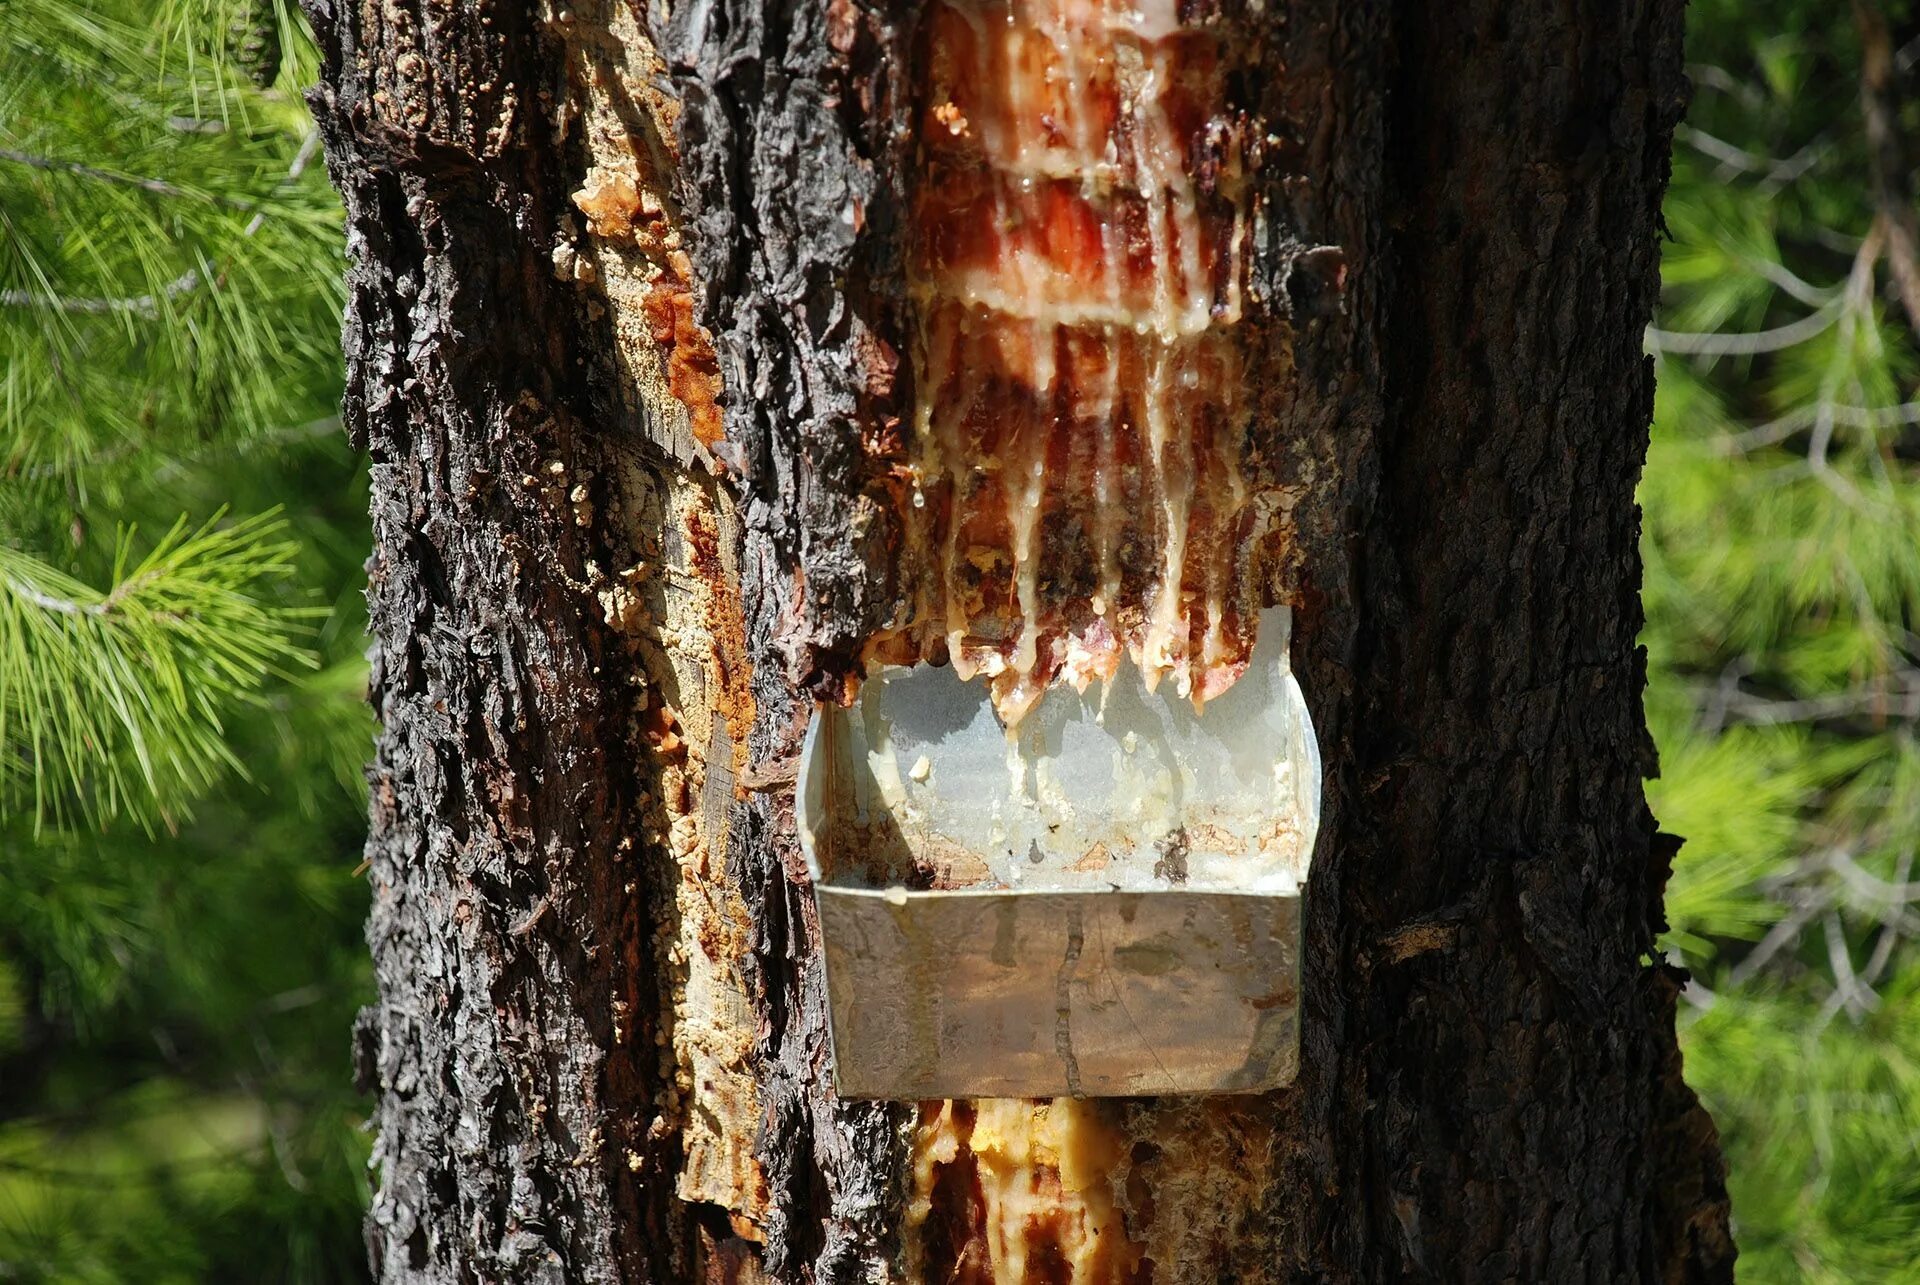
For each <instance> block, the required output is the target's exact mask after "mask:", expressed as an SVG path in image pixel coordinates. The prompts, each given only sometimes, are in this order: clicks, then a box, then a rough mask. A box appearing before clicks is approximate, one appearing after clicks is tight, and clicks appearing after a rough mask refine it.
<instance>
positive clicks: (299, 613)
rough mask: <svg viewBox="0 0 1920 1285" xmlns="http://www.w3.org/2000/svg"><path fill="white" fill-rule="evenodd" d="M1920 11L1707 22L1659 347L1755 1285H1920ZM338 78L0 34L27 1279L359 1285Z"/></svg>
mask: <svg viewBox="0 0 1920 1285" xmlns="http://www.w3.org/2000/svg"><path fill="white" fill-rule="evenodd" d="M1914 8H1915V6H1913V5H1912V4H1905V5H1898V4H1891V3H1889V4H1887V5H1885V7H1884V9H1879V8H1875V7H1873V6H1871V5H1864V6H1857V7H1853V6H1849V5H1847V4H1840V3H1834V2H1833V0H1694V4H1693V6H1692V10H1691V31H1690V37H1689V39H1690V60H1691V64H1692V66H1691V73H1692V76H1693V79H1694V81H1695V84H1696V94H1695V101H1694V104H1693V107H1692V109H1691V111H1690V113H1689V116H1688V120H1687V124H1686V125H1685V126H1684V127H1683V130H1682V133H1681V137H1680V142H1679V147H1678V149H1677V153H1676V158H1675V172H1674V181H1673V187H1672V191H1671V195H1670V197H1669V199H1668V203H1667V207H1666V217H1667V223H1668V226H1669V228H1670V230H1671V233H1672V240H1671V243H1670V244H1669V245H1668V247H1667V253H1666V260H1665V277H1666V285H1667V289H1666V293H1665V297H1664V301H1663V305H1662V309H1661V314H1660V317H1659V319H1658V322H1657V325H1656V328H1655V329H1654V330H1653V331H1652V332H1651V333H1650V335H1649V348H1650V350H1652V351H1654V352H1655V353H1656V354H1657V359H1658V361H1659V363H1660V391H1659V398H1658V405H1657V410H1656V424H1655V430H1654V439H1653V448H1652V453H1651V455H1650V457H1649V460H1648V465H1647V471H1646V476H1645V482H1644V485H1643V488H1642V500H1643V503H1644V505H1645V510H1646V528H1645V541H1644V551H1645V556H1646V565H1647V590H1646V600H1647V608H1648V618H1649V623H1648V628H1647V634H1646V643H1647V646H1648V649H1649V656H1650V661H1651V671H1652V688H1651V690H1650V692H1649V695H1648V709H1649V715H1650V718H1651V721H1652V724H1653V728H1654V732H1655V735H1656V738H1657V740H1658V742H1659V745H1660V747H1661V751H1662V763H1663V775H1662V777H1661V779H1660V780H1658V781H1656V782H1654V783H1653V785H1652V787H1651V788H1652V793H1653V797H1654V804H1655V807H1656V810H1657V812H1658V814H1659V816H1660V817H1661V819H1662V822H1663V824H1664V825H1665V826H1666V828H1668V829H1669V830H1672V831H1675V832H1677V833H1680V834H1683V835H1685V836H1687V844H1686V846H1685V848H1684V849H1683V850H1682V852H1681V854H1680V857H1679V858H1678V861H1677V863H1676V869H1675V872H1674V878H1673V882H1672V885H1671V888H1670V896H1669V914H1670V919H1671V922H1672V931H1671V932H1670V934H1669V937H1668V943H1667V944H1668V948H1669V949H1670V951H1671V952H1673V953H1674V954H1675V955H1677V956H1678V957H1679V958H1681V959H1682V960H1683V961H1684V962H1685V963H1686V964H1687V966H1688V967H1689V968H1690V969H1692V970H1693V972H1694V975H1695V981H1694V983H1693V985H1692V986H1691V987H1690V988H1689V990H1688V993H1687V998H1688V1007H1687V1010H1686V1011H1685V1013H1684V1014H1683V1041H1684V1044H1685V1047H1686V1051H1687V1057H1688V1072H1689V1078H1690V1079H1691V1080H1692V1082H1693V1083H1694V1084H1695V1085H1696V1086H1697V1087H1698V1088H1699V1089H1700V1091H1701V1093H1702V1094H1703V1096H1704V1097H1705V1099H1706V1101H1707V1102H1708V1104H1709V1106H1710V1107H1711V1108H1712V1110H1713V1113H1714V1116H1715V1118H1716V1120H1717V1121H1718V1122H1719V1124H1720V1127H1721V1130H1722V1135H1723V1139H1724V1142H1725V1144H1726V1148H1727V1155H1728V1161H1729V1165H1730V1169H1731V1179H1730V1180H1731V1186H1732V1189H1733V1193H1734V1201H1735V1218H1736V1222H1737V1235H1738V1238H1739V1242H1740V1246H1741V1250H1742V1259H1741V1272H1742V1276H1743V1277H1744V1278H1745V1279H1747V1280H1750V1281H1789V1280H1816V1281H1833V1282H1841V1281H1868V1280H1872V1281H1896V1280H1920V1262H1917V1261H1916V1260H1917V1259H1920V1254H1916V1248H1917V1247H1920V947H1916V945H1915V942H1916V940H1920V870H1917V869H1916V868H1915V867H1916V858H1915V852H1916V845H1917V844H1920V745H1916V741H1915V735H1914V732H1915V724H1916V720H1917V719H1920V636H1917V635H1916V632H1915V631H1916V629H1917V628H1920V626H1917V625H1916V618H1917V617H1920V486H1917V485H1916V484H1915V483H1916V481H1920V478H1916V477H1915V472H1916V470H1920V394H1917V393H1916V387H1915V386H1916V383H1917V382H1920V343H1916V334H1920V270H1914V269H1913V268H1912V265H1913V261H1914V257H1915V249H1914V238H1913V232H1912V227H1913V222H1912V221H1913V213H1914V200H1913V192H1912V190H1911V187H1910V182H1911V172H1912V168H1913V166H1912V163H1911V162H1910V161H1908V160H1907V157H1908V156H1915V157H1920V148H1916V149H1912V150H1908V149H1909V148H1910V147H1911V145H1910V144H1909V142H1908V140H1909V139H1911V138H1916V137H1920V108H1917V107H1916V105H1915V104H1914V103H1913V101H1912V100H1913V99H1915V98H1916V97H1917V96H1916V95H1915V94H1914V93H1913V90H1914V87H1915V83H1916V71H1915V66H1914V64H1915V61H1916V57H1917V56H1920V14H1916V13H1915V11H1914ZM1876 59H1878V60H1879V62H1876ZM1882 63H1883V64H1884V75H1882V74H1881V73H1880V72H1878V71H1876V70H1875V68H1876V67H1878V66H1880V65H1881V64H1882ZM312 74H313V61H312V51H311V47H310V45H309V44H308V43H307V42H306V41H305V39H304V37H303V35H302V33H301V30H300V27H299V25H298V21H297V18H296V17H295V15H294V13H293V12H292V10H291V8H290V7H289V5H288V4H287V3H286V0H160V2H159V3H158V4H157V5H149V4H142V3H136V2H135V0H0V354H3V355H4V357H5V369H4V373H3V374H0V1279H9V1280H10V1279H19V1280H50V1281H51V1280H59V1281H124V1280H141V1281H169V1280H223V1281H224V1280H276V1281H302V1280H306V1281H323V1280H324V1281H333V1280H353V1279H358V1278H360V1277H362V1276H363V1275H364V1271H365V1269H364V1267H363V1265H362V1253H361V1248H360V1241H359V1235H358V1230H357V1222H358V1218H359V1210H360V1208H361V1205H362V1202H363V1201H364V1199H365V1175H364V1171H363V1166H364V1159H365V1155H366V1142H365V1139H364V1137H363V1136H362V1134H361V1132H360V1121H361V1119H362V1117H363V1114H364V1106H363V1105H362V1104H361V1103H360V1102H359V1101H358V1100H357V1099H355V1098H354V1097H353V1096H352V1090H351V1087H350V1085H349V1083H348V1080H349V1077H348V1073H347V1066H346V1046H347V1042H348V1035H347V1032H348V1029H349V1025H350V1022H351V1016H352V1012H353V1009H354V1007H355V1006H356V1005H357V1004H358V1003H359V1002H361V1000H362V999H363V998H364V996H365V994H366V991H367V988H368V976H367V974H368V969H367V966H366V963H365V952H364V948H363V946H362V944H361V942H360V939H359V924H360V920H361V918H362V916H363V914H364V911H365V896H366V894H365V891H364V885H363V883H362V882H361V881H360V880H359V879H358V878H357V877H356V872H355V869H354V867H355V863H356V861H357V857H358V852H357V849H358V845H359V838H360V833H361V828H362V825H363V818H364V807H363V800H362V797H361V790H362V786H361V783H360V775H359V767H360V763H361V762H362V761H363V759H364V758H365V757H366V754H367V738H368V734H369V728H368V725H367V716H366V713H365V711H364V706H363V703H362V690H363V686H364V667H363V662H362V659H361V656H360V651H361V648H362V646H363V645H364V644H363V640H362V637H361V629H362V623H363V622H362V618H361V614H360V611H361V605H360V600H359V596H358V593H357V589H358V585H359V581H360V575H361V573H360V569H359V563H360V561H361V559H362V557H363V556H364V551H365V549H366V547H367V543H368V532H367V526H366V519H365V512H366V507H365V494H364V487H363V478H362V462H361V461H360V460H359V459H358V458H357V457H356V456H355V455H354V454H353V453H352V452H350V451H349V449H348V448H347V446H346V445H345V444H344V442H343V441H342V440H341V436H340V433H339V431H338V423H337V420H336V419H335V418H334V413H335V405H336V401H337V397H338V391H339V387H338V385H339V356H338V342H337V326H338V310H339V304H340V299H339V287H338V284H337V283H338V278H339V272H340V267H341V264H340V254H339V244H340V227H339V217H338V213H337V210H336V207H335V204H334V201H333V199H332V197H331V195H330V194H329V192H328V191H327V189H326V186H325V181H324V178H323V176H322V175H321V173H320V167H319V165H318V164H317V160H318V157H317V153H316V144H315V141H314V135H313V133H312V130H311V126H310V124H309V122H308V120H307V117H306V113H305V111H304V109H303V107H302V106H301V103H300V101H299V98H298V95H297V93H296V92H295V91H296V88H297V87H298V86H300V85H303V84H305V83H307V82H308V81H309V80H310V78H311V76H312Z"/></svg>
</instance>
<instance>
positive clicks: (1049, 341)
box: [883, 0, 1274, 723]
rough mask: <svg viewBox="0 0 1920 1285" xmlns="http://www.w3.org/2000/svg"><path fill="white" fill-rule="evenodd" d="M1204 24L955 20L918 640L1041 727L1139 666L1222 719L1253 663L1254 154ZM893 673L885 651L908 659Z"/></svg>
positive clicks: (944, 92) (933, 304)
mask: <svg viewBox="0 0 1920 1285" xmlns="http://www.w3.org/2000/svg"><path fill="white" fill-rule="evenodd" d="M1182 7H1183V6H1182V5H1181V4H1180V3H1179V0H1141V2H1140V3H1133V4H1124V3H1114V2H1112V0H938V2H936V3H934V4H933V5H932V6H931V7H930V9H929V11H928V14H927V17H926V19H925V25H924V28H923V31H922V45H921V57H922V59H923V63H922V65H923V66H924V67H925V68H926V72H927V77H926V80H925V81H924V82H923V84H924V85H925V87H926V89H925V96H924V98H923V99H922V102H921V105H920V110H919V116H918V131H919V140H918V141H919V152H918V154H919V157H920V167H921V168H920V171H919V173H918V174H917V176H916V184H915V191H914V200H913V249H912V258H911V262H910V267H909V280H910V285H911V290H912V298H913V303H914V306H915V314H916V326H917V333H916V335H915V352H914V369H915V376H916V383H917V390H918V391H917V397H916V423H915V430H916V432H915V437H914V452H915V453H914V457H913V461H912V466H911V468H910V469H909V470H908V477H907V481H906V485H907V486H908V487H909V488H910V492H909V494H907V495H906V497H905V507H906V508H907V511H908V522H909V527H910V530H911V531H912V532H913V535H914V539H915V549H916V551H917V553H918V555H919V556H918V558H917V566H918V568H919V581H918V583H917V585H916V588H915V600H914V603H913V613H912V618H911V621H910V622H909V624H908V626H907V628H906V629H905V630H903V631H901V632H900V633H897V634H895V635H894V636H893V640H892V641H893V650H894V652H895V653H896V655H897V653H898V650H899V644H900V643H901V642H903V641H904V642H906V643H908V644H910V647H911V650H913V651H914V652H916V653H917V655H919V656H922V657H937V656H938V655H939V653H940V652H941V651H942V650H944V651H945V653H946V654H947V656H948V657H949V658H950V660H951V662H952V663H953V664H954V666H955V667H956V668H957V669H958V670H959V671H960V673H961V674H962V675H963V676H971V675H973V674H975V673H979V674H983V675H985V676H986V677H987V678H988V680H989V681H990V683H991V686H992V692H993V698H994V701H995V703H996V705H997V706H998V708H999V710H1000V712H1001V714H1002V716H1003V717H1004V718H1005V719H1006V721H1008V722H1009V723H1012V722H1015V721H1017V720H1018V719H1019V717H1020V716H1021V715H1022V714H1023V713H1024V712H1025V711H1026V710H1027V709H1028V708H1029V707H1030V706H1031V705H1032V703H1033V701H1034V700H1036V699H1037V698H1038V696H1039V695H1040V693H1041V692H1042V691H1044V690H1045V688H1046V687H1047V685H1048V684H1049V683H1051V682H1053V681H1055V680H1062V681H1066V682H1070V683H1072V684H1073V685H1074V686H1075V687H1077V688H1079V689H1081V690H1085V688H1086V686H1087V684H1088V683H1090V682H1091V681H1093V680H1094V679H1104V678H1107V677H1110V676H1111V675H1112V674H1113V673H1114V672H1115V670H1116V668H1117V667H1118V666H1119V664H1120V663H1121V661H1122V658H1123V657H1131V659H1132V660H1133V661H1134V662H1135V663H1136V664H1138V665H1139V666H1140V668H1141V670H1142V672H1143V673H1144V674H1145V676H1146V678H1147V681H1148V683H1149V684H1154V685H1157V684H1158V683H1160V682H1162V681H1171V682H1172V683H1174V684H1175V685H1176V688H1177V690H1178V691H1179V692H1180V693H1181V694H1182V695H1186V696H1190V697H1191V698H1192V699H1193V700H1194V701H1195V702H1202V701H1204V700H1206V699H1207V698H1208V697H1210V696H1213V695H1216V694H1218V693H1219V692H1220V691H1222V690H1224V689H1225V688H1226V687H1227V686H1228V685H1230V684H1231V683H1232V682H1233V680H1234V679H1235V678H1236V677H1237V676H1238V675H1239V673H1240V672H1241V670H1242V669H1243V668H1244V667H1245V664H1246V658H1247V654H1248V651H1249V649H1250V648H1251V646H1252V641H1253V631H1254V629H1255V626H1256V623H1257V614H1258V610H1259V607H1260V606H1261V605H1262V604H1261V603H1260V602H1259V601H1258V594H1257V589H1256V585H1257V582H1258V580H1259V577H1258V575H1257V573H1256V572H1255V571H1254V570H1253V569H1252V565H1251V564H1252V563H1253V562H1254V560H1255V551H1256V549H1257V547H1258V545H1259V543H1260V540H1261V538H1262V536H1263V535H1264V533H1265V531H1266V530H1267V528H1268V527H1269V526H1270V525H1271V519H1272V510H1273V507H1274V506H1273V503H1272V496H1271V495H1270V494H1268V493H1267V492H1265V491H1263V490H1261V489H1260V488H1258V487H1256V486H1254V485H1251V484H1250V482H1249V479H1248V478H1247V477H1246V476H1245V471H1244V468H1243V462H1242V451H1243V447H1244V440H1245V435H1246V424H1245V416H1244V414H1243V413H1242V411H1241V398H1240V383H1241V378H1242V372H1241V358H1240V348H1239V342H1240V338H1239V336H1238V335H1237V334H1236V330H1237V328H1238V327H1239V325H1240V323H1241V321H1242V317H1243V314H1244V312H1245V310H1246V306H1247V281H1246V277H1247V253H1246V248H1247V245H1248V241H1249V228H1250V214H1249V210H1250V201H1249V196H1248V183H1247V180H1246V174H1245V168H1244V164H1243V156H1244V153H1245V148H1244V145H1243V134H1244V132H1245V126H1244V123H1243V122H1242V120H1241V119H1240V117H1239V115H1238V114H1237V113H1236V112H1234V111H1233V110H1231V109H1230V108H1229V106H1228V102H1227V94H1226V85H1227V80H1228V75H1229V72H1230V70H1231V67H1230V51H1229V50H1228V49H1227V48H1226V47H1225V45H1224V42H1223V39H1222V36H1221V34H1220V33H1219V32H1218V31H1216V30H1214V29H1210V28H1209V27H1208V26H1207V25H1206V24H1203V23H1193V22H1187V21H1183V15H1182V13H1181V9H1182ZM883 651H884V648H883Z"/></svg>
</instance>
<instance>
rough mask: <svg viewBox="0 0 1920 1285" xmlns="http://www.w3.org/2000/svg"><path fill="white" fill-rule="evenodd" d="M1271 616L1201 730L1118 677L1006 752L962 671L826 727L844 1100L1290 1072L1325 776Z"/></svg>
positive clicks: (1254, 1083)
mask: <svg viewBox="0 0 1920 1285" xmlns="http://www.w3.org/2000/svg"><path fill="white" fill-rule="evenodd" d="M1288 625H1289V616H1288V613H1287V611H1286V609H1285V608H1274V609H1271V610H1269V611H1268V612H1267V613H1266V615H1265V617H1264V619H1263V620H1262V622H1261V628H1260V640H1259V644H1258V645H1257V646H1256V647H1255V649H1254V652H1253V655H1252V657H1251V660H1250V663H1249V665H1248V668H1247V671H1246V672H1245V673H1244V674H1243V675H1242V676H1241V677H1240V679H1239V681H1237V682H1236V683H1235V684H1234V685H1233V686H1232V687H1231V688H1229V689H1228V690H1227V692H1226V693H1225V694H1223V695H1221V696H1219V697H1218V698H1216V699H1215V700H1213V701H1211V702H1209V703H1208V704H1207V705H1206V707H1205V710H1204V712H1201V711H1196V710H1195V709H1194V707H1193V704H1192V702H1191V701H1190V700H1187V699H1185V698H1182V697H1181V696H1179V695H1178V694H1177V693H1176V692H1175V691H1174V690H1173V685H1172V684H1166V683H1163V684H1161V685H1160V688H1159V690H1158V691H1157V692H1151V693H1150V692H1148V691H1146V690H1145V688H1144V685H1143V683H1142V681H1141V678H1140V675H1139V673H1138V671H1137V670H1135V669H1134V668H1132V667H1131V666H1128V667H1124V668H1123V669H1122V670H1121V672H1120V673H1119V674H1118V675H1116V677H1115V678H1114V680H1113V682H1112V683H1111V684H1110V685H1109V686H1108V687H1107V688H1106V689H1104V690H1102V689H1100V688H1098V687H1093V688H1090V689H1089V690H1088V691H1086V692H1084V693H1081V692H1076V691H1074V690H1073V689H1072V688H1070V687H1057V688H1054V689H1052V690H1050V691H1049V692H1048V693H1047V694H1046V695H1045V696H1044V697H1043V698H1042V699H1041V700H1040V701H1039V703H1038V704H1037V705H1035V706H1034V708H1033V709H1032V710H1031V711H1030V712H1029V713H1028V714H1027V715H1026V717H1025V718H1023V719H1022V720H1021V721H1020V723H1019V724H1018V725H1017V728H1016V729H1015V730H1014V731H1013V732H1012V733H1009V732H1008V731H1007V730H1006V729H1005V728H1003V727H1002V725H1001V723H1000V721H999V719H998V718H997V717H996V716H995V714H994V713H993V710H992V707H991V704H990V702H989V701H988V700H987V696H986V689H985V685H984V684H982V683H979V682H964V681H962V680H961V679H960V678H959V677H958V676H957V675H955V674H954V672H953V671H952V670H951V669H950V668H947V667H944V666H942V667H935V666H925V665H923V666H915V667H913V668H911V669H898V668H897V669H892V670H887V671H883V672H881V673H879V674H876V675H875V676H874V677H873V678H872V679H871V680H870V681H869V682H868V683H867V685H866V686H865V688H864V689H863V690H862V692H861V695H860V697H859V699H858V700H857V701H856V702H855V704H854V705H853V706H852V707H851V708H850V709H839V708H833V707H828V708H823V709H821V710H820V711H819V712H818V713H816V715H815V717H814V722H813V725H812V727H811V728H810V729H809V731H808V735H807V742H806V746H805V749H804V751H803V754H802V758H801V765H800V776H799V783H798V820H799V829H800V841H801V846H802V848H803V850H804V851H805V854H806V857H807V861H808V865H809V868H810V870H811V872H812V875H813V881H814V896H815V899H816V902H817V905H818V909H819V919H820V933H821V938H822V942H823V944H824V947H825V953H826V972H827V993H828V1000H829V1008H830V1015H831V1025H832V1032H833V1051H834V1077H835V1084H836V1087H837V1089H838V1090H839V1092H840V1093H841V1095H842V1096H845V1097H851V1098H935V1097H1057V1096H1066V1095H1071V1096H1133V1095H1163V1094H1182V1093H1253V1092H1260V1091H1263V1090H1268V1089H1273V1088H1277V1087H1279V1086H1281V1085H1284V1084H1287V1083H1288V1082H1290V1081H1291V1080H1292V1079H1293V1076H1294V1072H1295V1070H1296V1068H1297V1066H1298V1059H1299V977H1300V965H1301V960H1300V899H1301V896H1302V893H1303V892H1304V890H1305V885H1306V878H1307V873H1308V865H1309V863H1310V861H1311V857H1312V850H1313V842H1314V836H1315V833H1316V831H1317V829H1318V825H1319V814H1320V760H1319V753H1318V749H1317V747H1316V745H1315V742H1314V737H1313V729H1312V726H1311V724H1310V722H1309V720H1308V716H1307V711H1306V706H1305V702H1304V701H1303V700H1302V698H1301V694H1300V689H1299V686H1298V684H1296V683H1295V682H1294V679H1293V675H1292V673H1291V672H1290V669H1289V667H1288V663H1287V639H1288Z"/></svg>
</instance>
